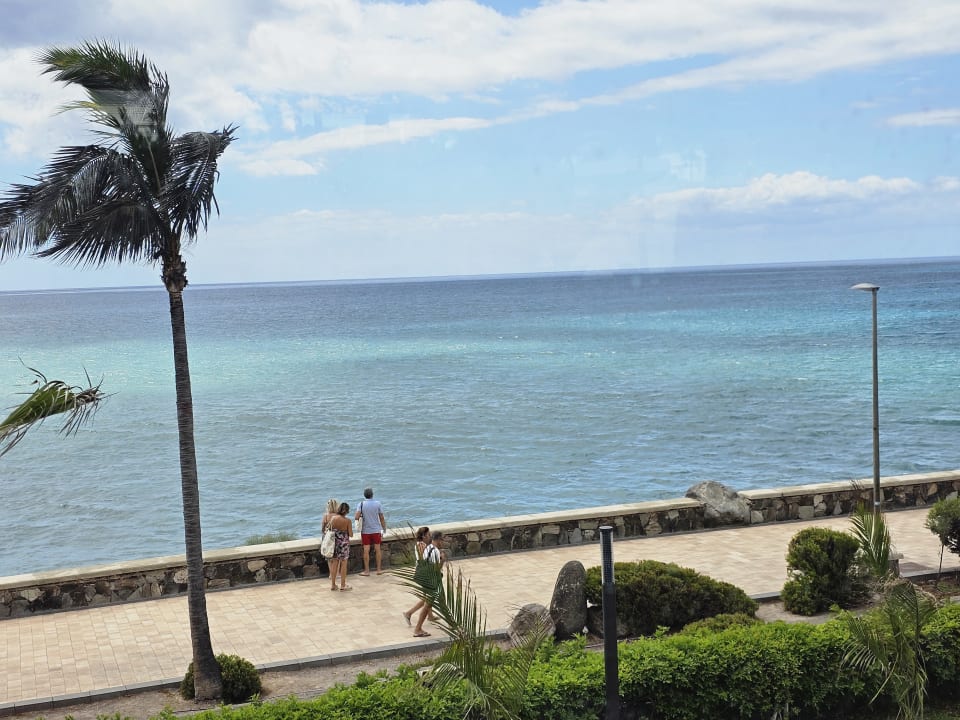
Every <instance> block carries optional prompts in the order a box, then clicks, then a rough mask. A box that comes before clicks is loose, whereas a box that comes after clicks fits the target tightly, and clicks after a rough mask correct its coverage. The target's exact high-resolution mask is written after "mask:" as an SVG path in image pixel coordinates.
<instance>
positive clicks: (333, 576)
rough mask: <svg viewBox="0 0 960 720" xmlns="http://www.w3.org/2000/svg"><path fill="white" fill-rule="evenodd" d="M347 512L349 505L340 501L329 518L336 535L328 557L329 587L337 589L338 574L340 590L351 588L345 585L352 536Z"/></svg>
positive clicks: (351, 525) (351, 524)
mask: <svg viewBox="0 0 960 720" xmlns="http://www.w3.org/2000/svg"><path fill="white" fill-rule="evenodd" d="M348 512H350V506H349V505H347V503H340V504H339V505H338V506H337V512H336V514H335V515H334V516H333V517H332V518H331V520H330V527H331V528H333V531H334V534H335V536H336V548H335V550H334V551H333V557H332V558H330V589H331V590H336V589H337V575H339V576H340V588H339V589H340V591H341V592H347V591H348V590H353V588H352V587H350V586H349V585H347V562H348V561H349V560H350V538H351V537H353V523H351V522H350V518H348V517H347V513H348Z"/></svg>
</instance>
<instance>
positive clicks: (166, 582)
mask: <svg viewBox="0 0 960 720" xmlns="http://www.w3.org/2000/svg"><path fill="white" fill-rule="evenodd" d="M872 488H873V481H872V479H867V480H858V481H851V482H833V483H823V484H819V485H798V486H793V487H785V488H778V489H775V490H747V491H743V492H741V493H738V495H739V496H740V498H743V499H744V500H746V501H747V504H748V505H749V508H750V518H751V523H764V522H782V521H788V520H804V519H810V518H813V517H821V516H825V515H844V514H848V513H850V512H851V511H852V510H853V509H854V508H855V506H856V505H857V504H859V503H865V504H867V505H868V506H869V505H870V503H871V501H872V493H873V489H872ZM881 489H882V492H883V509H884V510H885V511H892V510H899V509H906V508H915V507H923V506H925V505H929V504H932V503H933V502H935V501H937V500H940V499H943V498H947V497H956V496H957V494H958V491H960V470H953V471H945V472H938V473H927V474H922V475H921V474H917V475H900V476H896V477H888V478H881ZM601 525H611V526H613V527H614V528H615V530H616V535H617V537H620V538H627V537H640V536H645V535H659V534H661V533H669V532H686V531H691V530H701V529H704V528H705V527H708V526H709V525H710V523H709V522H707V521H705V513H704V506H703V504H702V503H701V502H700V501H698V500H693V499H687V498H679V499H673V500H658V501H653V502H642V503H632V504H626V505H611V506H607V507H596V508H586V509H580V510H568V511H562V512H551V513H541V514H536V515H516V516H513V517H503V518H490V519H486V520H471V521H466V522H459V523H445V524H442V525H434V526H433V528H434V529H438V530H443V532H444V534H445V535H446V537H447V547H448V552H449V553H450V554H451V555H452V556H454V557H457V556H470V555H485V554H493V553H499V552H509V551H513V550H525V549H530V548H540V547H551V546H556V545H569V544H580V543H591V542H596V541H597V539H598V537H599V534H598V532H597V528H598V527H600V526H601ZM412 544H413V543H412V541H411V533H410V532H409V531H406V532H402V531H401V532H396V531H392V532H390V533H388V534H387V536H386V537H385V539H384V544H383V555H384V565H385V566H387V567H389V565H390V564H391V562H392V563H394V564H400V563H404V562H408V561H409V560H410V553H411V548H412ZM318 546H319V539H318V538H307V539H304V540H294V541H289V542H281V543H271V544H269V545H248V546H244V547H237V548H227V549H223V550H211V551H208V552H206V553H204V562H205V575H206V577H207V589H208V590H222V589H226V588H231V587H238V586H243V585H254V584H258V583H267V582H281V581H287V580H298V579H302V578H311V577H318V576H320V575H324V576H325V575H327V569H326V562H325V561H323V559H322V558H320V557H319V554H318V551H317V549H318ZM184 563H185V560H184V557H183V555H172V556H168V557H159V558H149V559H146V560H134V561H129V562H123V563H116V564H113V565H99V566H96V567H87V568H73V569H68V570H54V571H49V572H43V573H31V574H26V575H14V576H10V577H2V578H0V618H5V617H18V616H22V615H29V614H32V613H38V612H55V611H60V610H69V609H71V608H77V607H87V606H92V605H103V604H106V603H115V602H128V601H134V600H142V599H151V598H159V597H164V596H169V595H178V594H180V593H184V592H186V589H187V584H186V583H187V571H186V567H185V564H184ZM360 567H361V548H360V545H359V540H354V542H353V545H352V547H351V552H350V570H351V572H355V571H357V570H358V569H359V568H360Z"/></svg>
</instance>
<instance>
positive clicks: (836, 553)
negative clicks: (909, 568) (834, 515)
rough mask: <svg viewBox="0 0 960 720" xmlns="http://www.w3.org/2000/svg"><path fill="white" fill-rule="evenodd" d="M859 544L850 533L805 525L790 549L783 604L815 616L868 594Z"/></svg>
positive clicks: (782, 594)
mask: <svg viewBox="0 0 960 720" xmlns="http://www.w3.org/2000/svg"><path fill="white" fill-rule="evenodd" d="M859 550H860V544H859V542H857V539H856V538H855V537H854V536H853V535H850V534H849V533H845V532H841V531H839V530H833V529H830V528H821V527H808V528H804V529H803V530H801V531H800V532H798V533H797V534H796V535H794V536H793V538H792V539H791V540H790V544H789V546H788V548H787V573H788V574H789V576H790V577H789V579H788V580H787V582H786V583H785V584H784V586H783V591H782V592H781V597H782V599H783V606H784V607H785V608H786V609H787V610H789V611H790V612H793V613H797V614H799V615H815V614H816V613H818V612H822V611H823V610H826V609H828V608H829V607H831V606H832V605H839V606H840V607H852V606H853V605H856V604H857V603H859V602H861V601H862V600H863V599H864V598H865V597H866V594H867V583H866V581H865V578H864V574H865V571H864V568H863V566H862V565H861V563H860V561H859V559H858V552H859Z"/></svg>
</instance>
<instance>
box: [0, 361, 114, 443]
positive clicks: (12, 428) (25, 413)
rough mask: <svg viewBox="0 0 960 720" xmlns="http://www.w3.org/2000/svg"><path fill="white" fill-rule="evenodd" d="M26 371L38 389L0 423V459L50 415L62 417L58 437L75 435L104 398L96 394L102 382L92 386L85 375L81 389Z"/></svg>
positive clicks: (100, 394)
mask: <svg viewBox="0 0 960 720" xmlns="http://www.w3.org/2000/svg"><path fill="white" fill-rule="evenodd" d="M29 369H30V370H31V371H32V372H33V373H34V374H35V375H36V376H37V379H36V380H34V383H35V384H37V385H38V386H39V387H37V389H36V390H34V391H33V392H32V393H30V394H29V396H28V397H27V399H26V400H24V401H23V402H22V403H20V404H19V405H17V406H16V407H14V408H13V409H12V411H11V412H10V414H9V415H8V416H7V417H6V419H5V420H4V421H3V422H0V457H2V456H3V455H6V454H7V453H8V452H9V451H10V450H11V449H12V448H13V447H14V446H15V445H16V444H17V443H19V442H20V441H21V440H23V438H24V436H25V435H26V434H27V431H28V430H30V428H32V427H36V426H38V425H42V424H43V421H44V420H46V419H47V418H48V417H51V416H53V415H61V414H64V413H65V414H66V419H65V420H64V423H63V425H62V426H61V427H60V432H61V433H63V434H64V435H72V434H74V433H76V432H77V430H79V428H80V426H81V425H83V424H84V423H85V422H87V421H89V420H91V419H92V418H93V415H94V413H95V412H96V410H97V407H98V406H99V404H100V402H101V401H103V400H104V399H106V397H107V396H106V395H104V394H103V393H102V392H101V391H100V385H101V384H102V382H103V381H102V380H101V382H100V383H97V384H96V385H94V384H93V383H92V382H90V376H89V375H87V387H86V388H83V387H80V386H76V385H67V384H66V383H65V382H63V381H61V380H47V378H46V376H45V375H44V374H43V373H41V372H40V371H38V370H34V369H33V368H29Z"/></svg>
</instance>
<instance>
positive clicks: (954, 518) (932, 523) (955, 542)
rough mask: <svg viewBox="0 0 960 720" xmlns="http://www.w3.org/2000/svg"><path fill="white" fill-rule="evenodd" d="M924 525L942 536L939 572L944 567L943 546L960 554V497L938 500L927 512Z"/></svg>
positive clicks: (938, 535)
mask: <svg viewBox="0 0 960 720" xmlns="http://www.w3.org/2000/svg"><path fill="white" fill-rule="evenodd" d="M924 525H926V527H927V528H929V529H930V531H931V532H932V533H933V534H934V535H936V536H937V537H938V538H940V545H941V547H940V567H939V568H938V569H937V572H938V574H939V572H940V570H941V569H942V568H943V548H948V549H949V550H950V552H952V553H954V554H956V555H960V498H949V499H945V500H937V502H935V503H934V504H933V507H932V508H930V512H929V513H927V520H926V522H925V523H924Z"/></svg>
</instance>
